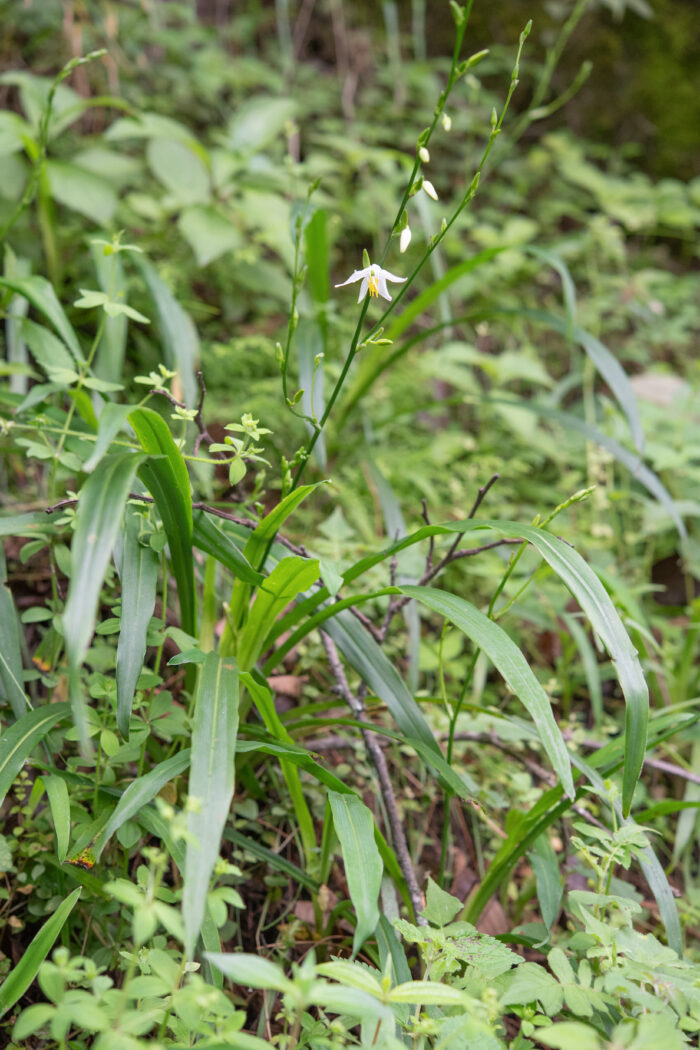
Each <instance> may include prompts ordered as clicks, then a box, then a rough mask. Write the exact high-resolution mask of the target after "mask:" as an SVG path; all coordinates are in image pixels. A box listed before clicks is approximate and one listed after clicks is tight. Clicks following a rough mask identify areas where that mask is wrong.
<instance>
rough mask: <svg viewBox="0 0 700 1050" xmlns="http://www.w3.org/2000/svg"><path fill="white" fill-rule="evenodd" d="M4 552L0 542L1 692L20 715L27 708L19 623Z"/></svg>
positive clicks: (18, 716)
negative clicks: (7, 579)
mask: <svg viewBox="0 0 700 1050" xmlns="http://www.w3.org/2000/svg"><path fill="white" fill-rule="evenodd" d="M6 576H7V573H6V566H5V554H4V551H3V548H2V544H0V695H2V696H3V697H4V698H5V699H6V700H8V701H9V704H10V706H11V708H12V713H13V714H14V716H15V718H21V717H22V715H23V714H24V713H25V712H26V710H27V708H28V706H29V705H28V704H27V697H26V694H25V692H24V677H23V675H22V651H21V649H20V637H21V636H20V626H19V620H18V618H17V610H16V609H15V603H14V601H13V599H12V593H11V591H10V589H9V587H7V586H6V583H5V580H6Z"/></svg>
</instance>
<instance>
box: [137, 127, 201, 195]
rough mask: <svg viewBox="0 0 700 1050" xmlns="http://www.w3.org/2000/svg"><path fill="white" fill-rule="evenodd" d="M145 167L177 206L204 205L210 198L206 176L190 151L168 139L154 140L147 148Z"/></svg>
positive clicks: (196, 157)
mask: <svg viewBox="0 0 700 1050" xmlns="http://www.w3.org/2000/svg"><path fill="white" fill-rule="evenodd" d="M146 159H147V161H148V166H149V168H150V169H151V171H152V172H153V174H154V175H155V177H156V178H157V179H158V181H159V182H160V183H162V185H163V186H165V188H166V190H169V191H170V193H171V194H172V195H173V197H174V198H175V201H176V203H177V204H179V205H183V204H206V203H207V202H208V201H209V198H210V196H211V189H210V186H209V173H208V171H207V169H206V166H205V165H204V163H203V162H202V160H201V157H199V156H198V155H197V154H196V153H195V152H194V151H193V150H191V149H190V148H189V146H188V145H185V144H184V143H182V142H175V141H173V140H172V139H169V138H153V139H151V141H150V142H149V143H148V146H147V148H146Z"/></svg>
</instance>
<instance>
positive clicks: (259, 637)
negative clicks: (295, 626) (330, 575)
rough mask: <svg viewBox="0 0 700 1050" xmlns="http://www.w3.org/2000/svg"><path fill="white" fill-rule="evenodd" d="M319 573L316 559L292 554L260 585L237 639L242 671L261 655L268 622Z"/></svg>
mask: <svg viewBox="0 0 700 1050" xmlns="http://www.w3.org/2000/svg"><path fill="white" fill-rule="evenodd" d="M318 574H319V567H318V561H317V560H316V559H313V560H309V559H307V558H299V557H296V556H292V557H288V558H283V559H282V561H280V562H278V563H277V565H276V566H275V568H274V569H273V570H272V572H271V573H270V575H269V576H268V577H267V579H266V580H265V583H264V584H263V585H262V586H261V587H259V588H258V593H257V596H256V599H255V601H254V603H253V607H252V609H251V610H250V613H249V614H248V619H247V621H246V624H245V627H244V629H243V631H242V632H241V636H240V638H239V641H238V650H237V656H238V662H239V665H240V668H241V670H242V671H248V670H250V668H251V667H252V666H253V665H254V663H255V661H256V660H257V658H258V656H259V655H260V652H261V648H262V643H263V640H264V638H265V634H266V631H267V628H268V626H269V624H270V623H272V622H273V621H274V620H276V619H277V616H278V615H279V613H280V612H281V611H282V609H284V608H285V607H286V606H287V605H289V603H290V602H292V601H294V599H295V598H296V597H297V595H298V594H300V593H301V592H302V591H305V590H307V589H308V588H309V587H310V586H311V585H312V583H315V582H316V580H317V579H318Z"/></svg>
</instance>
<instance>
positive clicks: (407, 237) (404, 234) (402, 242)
mask: <svg viewBox="0 0 700 1050" xmlns="http://www.w3.org/2000/svg"><path fill="white" fill-rule="evenodd" d="M410 243H411V227H410V226H404V228H403V229H402V231H401V236H400V237H399V251H400V252H405V251H406V249H407V248H408V246H409V244H410Z"/></svg>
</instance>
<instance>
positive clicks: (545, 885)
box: [528, 835, 564, 930]
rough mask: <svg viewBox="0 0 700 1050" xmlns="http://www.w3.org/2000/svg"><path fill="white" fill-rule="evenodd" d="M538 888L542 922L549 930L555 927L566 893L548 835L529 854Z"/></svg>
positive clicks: (540, 837) (542, 836)
mask: <svg viewBox="0 0 700 1050" xmlns="http://www.w3.org/2000/svg"><path fill="white" fill-rule="evenodd" d="M528 857H529V860H530V864H531V865H532V870H533V872H534V874H535V884H536V886H537V900H538V902H539V905H540V913H541V915H542V921H543V922H544V924H545V926H546V927H547V929H548V930H551V928H552V926H553V925H554V923H555V921H556V918H557V915H558V914H559V909H560V908H561V899H562V895H563V892H564V884H563V882H562V877H561V872H560V870H559V860H558V858H557V855H556V853H555V852H554V849H553V848H552V844H551V842H550V841H549V837H548V836H547V835H540V836H539V838H538V839H536V840H535V843H534V845H533V847H532V849H531V850H530V853H529V854H528Z"/></svg>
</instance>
